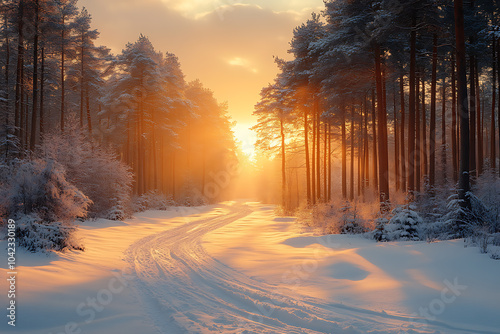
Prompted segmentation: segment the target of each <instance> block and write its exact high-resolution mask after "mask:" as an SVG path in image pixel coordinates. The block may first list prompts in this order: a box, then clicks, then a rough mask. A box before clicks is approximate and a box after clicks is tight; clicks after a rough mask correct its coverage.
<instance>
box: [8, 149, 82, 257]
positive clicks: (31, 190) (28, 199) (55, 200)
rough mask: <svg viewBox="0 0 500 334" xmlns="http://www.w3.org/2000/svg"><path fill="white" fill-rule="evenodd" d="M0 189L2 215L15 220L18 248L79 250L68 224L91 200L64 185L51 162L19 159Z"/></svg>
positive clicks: (59, 169)
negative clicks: (10, 176)
mask: <svg viewBox="0 0 500 334" xmlns="http://www.w3.org/2000/svg"><path fill="white" fill-rule="evenodd" d="M14 168H15V173H14V177H13V178H10V179H9V181H8V183H7V184H5V187H3V188H2V189H3V190H2V194H1V195H2V196H0V198H2V202H1V203H0V206H1V207H2V210H1V211H2V212H3V213H5V215H6V216H7V217H11V218H13V219H15V220H16V222H17V224H16V225H17V226H16V234H17V236H18V238H17V240H18V242H19V246H21V247H25V248H26V249H28V250H30V251H32V252H35V251H39V250H42V251H43V250H63V249H67V248H69V249H82V247H81V246H80V245H79V244H78V243H77V242H75V241H74V238H73V234H74V232H75V230H76V228H75V227H74V226H72V225H71V222H72V221H73V220H75V219H76V218H77V217H85V216H86V215H87V209H88V207H89V206H90V204H91V203H92V201H91V200H90V199H89V198H88V197H87V196H85V194H83V192H81V191H80V190H78V188H76V187H75V186H74V185H72V184H71V183H69V182H68V180H67V179H66V175H65V171H64V169H63V167H62V166H61V165H60V164H59V163H57V162H56V161H54V160H52V159H35V160H22V161H19V163H18V164H16V165H14Z"/></svg>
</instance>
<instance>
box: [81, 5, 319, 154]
mask: <svg viewBox="0 0 500 334" xmlns="http://www.w3.org/2000/svg"><path fill="white" fill-rule="evenodd" d="M79 5H80V6H84V7H86V8H87V9H88V10H89V12H90V13H91V15H92V18H93V26H94V27H95V28H97V29H98V30H99V32H100V33H101V35H100V39H99V40H98V43H99V44H102V45H106V46H107V47H109V48H111V50H112V52H113V53H115V54H116V53H119V52H121V50H122V49H123V48H124V46H125V44H126V43H128V42H134V41H135V40H137V38H138V37H139V35H140V34H143V35H145V36H147V37H149V39H150V40H151V42H152V43H153V45H154V46H155V48H156V49H157V50H158V51H162V52H171V53H174V54H175V55H177V56H178V57H179V60H180V62H181V65H182V69H183V71H184V74H185V76H186V80H188V81H191V80H194V79H200V80H201V81H202V82H203V84H204V85H205V86H206V87H207V88H210V89H211V90H212V91H214V94H215V97H216V98H217V99H218V100H219V102H224V101H227V102H228V103H229V113H230V115H231V117H232V119H233V120H234V121H236V122H237V125H236V127H235V134H236V136H237V138H238V139H239V140H240V141H241V142H242V145H243V148H244V151H246V152H248V151H250V150H251V147H250V146H253V141H254V138H255V136H254V134H253V133H251V131H250V130H248V128H249V127H250V126H251V125H253V124H254V123H255V121H256V119H255V117H254V116H252V112H253V107H254V105H255V104H256V103H257V102H258V100H259V92H260V90H261V88H262V87H264V86H266V85H267V84H268V83H271V82H272V81H273V79H274V77H275V75H276V73H277V68H276V65H275V63H274V59H273V56H278V57H280V58H285V59H290V55H288V53H287V50H288V49H289V42H290V40H291V38H292V34H293V29H294V28H295V27H297V26H299V25H300V24H301V23H303V22H305V21H306V20H307V19H308V18H309V17H310V15H311V13H312V12H313V11H315V12H320V11H321V9H322V8H323V7H324V5H323V0H267V1H266V0H250V1H236V0H105V1H103V0H80V1H79Z"/></svg>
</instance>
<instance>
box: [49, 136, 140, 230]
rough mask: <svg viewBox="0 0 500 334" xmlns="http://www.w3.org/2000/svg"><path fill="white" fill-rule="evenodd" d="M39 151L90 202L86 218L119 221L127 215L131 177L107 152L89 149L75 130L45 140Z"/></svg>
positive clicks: (101, 149)
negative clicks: (57, 166)
mask: <svg viewBox="0 0 500 334" xmlns="http://www.w3.org/2000/svg"><path fill="white" fill-rule="evenodd" d="M41 149H42V156H47V157H50V158H52V159H54V160H56V161H57V162H59V163H60V164H61V165H62V166H63V167H64V168H65V170H66V172H67V176H68V180H69V181H70V182H71V183H73V184H74V185H75V186H77V187H78V189H80V190H81V191H82V192H83V193H84V194H85V195H87V196H88V197H89V198H90V199H91V200H92V205H91V206H90V207H89V216H92V217H105V218H120V220H122V219H124V218H126V217H127V216H129V215H130V213H131V208H130V206H131V198H130V194H131V190H132V181H133V174H132V172H131V171H130V168H129V167H128V166H126V165H125V164H124V163H122V162H120V161H119V160H118V159H117V157H116V155H115V154H114V153H112V151H111V150H106V149H103V148H100V147H93V146H92V144H91V142H89V141H88V140H86V139H85V137H84V136H83V134H82V133H81V131H80V130H79V129H77V128H72V129H71V130H68V131H65V132H64V134H62V135H61V134H53V135H47V136H45V138H44V141H43V144H42V147H41Z"/></svg>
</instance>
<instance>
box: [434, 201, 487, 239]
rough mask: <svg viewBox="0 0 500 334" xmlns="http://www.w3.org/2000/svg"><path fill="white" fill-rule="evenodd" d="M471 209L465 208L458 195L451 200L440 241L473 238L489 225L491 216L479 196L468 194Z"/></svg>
mask: <svg viewBox="0 0 500 334" xmlns="http://www.w3.org/2000/svg"><path fill="white" fill-rule="evenodd" d="M466 196H467V197H468V198H469V201H470V209H468V208H463V207H462V205H461V204H462V202H461V200H460V199H459V198H458V195H456V194H455V195H452V196H450V198H449V203H448V206H447V209H448V212H447V214H446V215H444V216H443V227H444V231H443V234H442V235H441V236H440V239H457V238H465V237H469V236H472V235H473V234H475V233H476V231H477V230H479V229H480V230H483V229H484V228H485V226H487V225H489V223H488V222H489V221H490V219H491V214H490V212H489V210H488V208H487V207H486V206H485V205H484V204H483V203H482V202H481V200H480V199H479V198H477V196H475V195H474V194H473V193H471V192H468V193H467V194H466Z"/></svg>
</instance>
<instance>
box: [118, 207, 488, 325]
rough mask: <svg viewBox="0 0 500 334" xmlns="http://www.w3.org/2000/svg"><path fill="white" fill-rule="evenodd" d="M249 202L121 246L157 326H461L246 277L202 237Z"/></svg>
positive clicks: (237, 216)
mask: <svg viewBox="0 0 500 334" xmlns="http://www.w3.org/2000/svg"><path fill="white" fill-rule="evenodd" d="M256 208H257V209H259V210H261V209H262V206H258V205H257V206H249V205H247V204H244V203H238V202H236V203H235V202H233V203H231V204H230V205H222V206H220V207H218V208H217V209H215V210H214V211H212V212H211V215H210V216H209V217H206V216H204V217H202V218H200V219H197V220H193V221H190V222H188V223H186V224H184V225H181V226H178V227H176V228H174V229H171V230H168V231H165V232H163V233H159V234H155V235H151V236H148V237H146V238H143V239H141V240H139V241H137V242H135V243H134V244H133V245H132V246H131V247H130V248H129V249H128V250H127V252H126V254H127V257H126V260H127V262H128V263H129V265H130V268H129V270H128V271H127V272H126V273H127V274H128V275H132V277H133V280H132V281H133V286H134V288H135V289H136V292H137V295H138V296H140V301H141V305H142V307H141V308H142V309H144V310H145V311H146V313H147V314H148V315H149V317H150V318H151V320H152V322H153V323H154V325H155V327H156V328H157V329H158V330H159V332H161V333H168V334H171V333H172V334H175V333H186V332H189V333H219V332H221V333H241V332H244V333H367V332H380V333H406V332H408V333H434V332H436V331H440V332H443V333H457V332H462V331H464V330H465V328H460V326H454V325H452V324H446V323H444V322H440V321H438V320H436V319H430V318H429V319H425V318H422V317H419V316H415V315H413V316H405V315H394V314H387V313H386V312H380V311H374V310H369V309H363V308H357V307H351V306H348V305H344V304H341V303H335V302H332V301H327V300H323V299H319V298H314V297H310V296H304V295H302V296H297V294H296V293H295V292H294V291H291V290H290V291H289V290H288V289H287V287H285V286H280V285H279V284H276V283H279V282H276V283H273V282H265V281H263V280H261V279H255V278H252V277H249V276H247V275H246V274H245V273H243V272H241V271H239V270H237V269H235V268H232V267H230V266H228V265H226V264H224V263H223V262H221V261H219V260H218V259H217V258H215V257H213V256H211V255H210V254H209V253H208V252H207V251H206V249H205V247H204V246H203V239H204V237H206V235H207V234H210V233H214V232H215V231H217V230H219V229H221V228H223V227H227V225H229V224H231V223H235V222H237V221H238V220H241V219H242V218H244V217H248V216H249V215H250V214H251V213H253V212H254V210H255V209H256ZM234 237H235V238H236V237H238V236H237V235H235V236H234ZM244 242H245V241H244V239H243V240H241V243H244ZM466 332H467V331H466ZM473 332H474V333H480V332H481V331H479V330H477V329H476V330H474V331H473ZM483 332H484V333H487V332H488V331H483Z"/></svg>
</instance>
